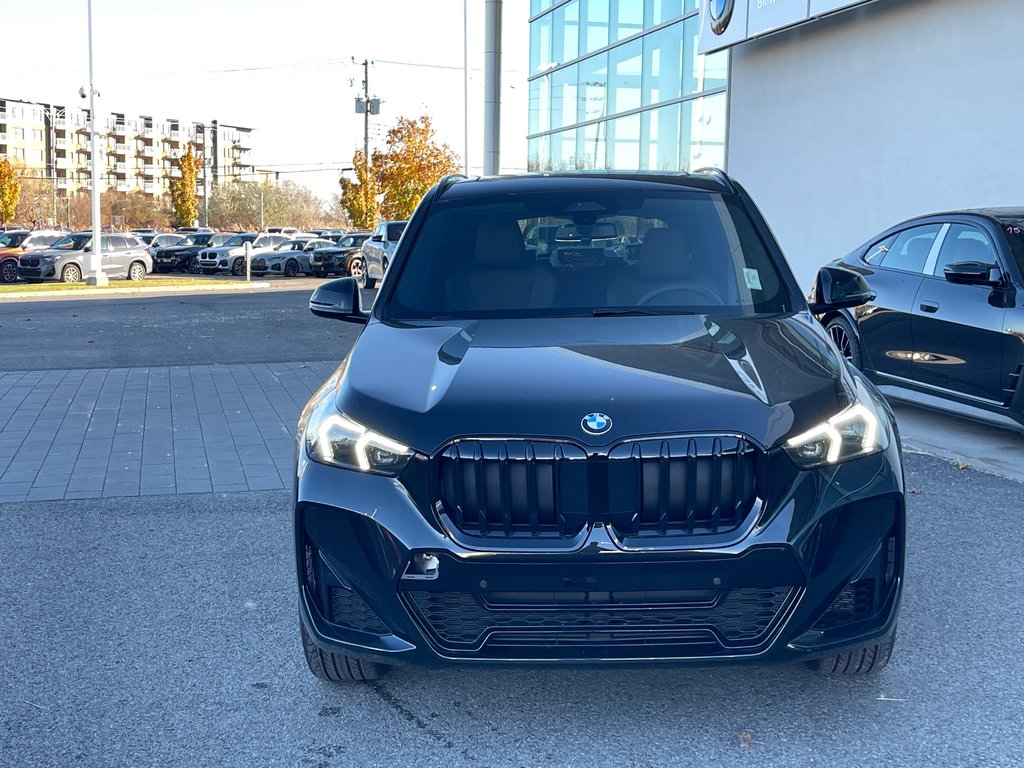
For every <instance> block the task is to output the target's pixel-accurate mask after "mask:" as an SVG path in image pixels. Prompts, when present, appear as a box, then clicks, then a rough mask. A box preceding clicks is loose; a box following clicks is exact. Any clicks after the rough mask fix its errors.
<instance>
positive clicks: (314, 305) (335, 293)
mask: <svg viewBox="0 0 1024 768" xmlns="http://www.w3.org/2000/svg"><path fill="white" fill-rule="evenodd" d="M309 311H310V312H312V313H313V314H314V315H316V316H317V317H327V318H333V319H335V320H345V321H347V322H350V323H362V324H365V323H366V321H367V320H369V318H370V313H369V312H363V302H362V296H360V294H359V283H357V282H356V279H355V278H354V277H341V278H338V279H337V280H331V281H330V282H327V283H324V284H323V285H321V286H320V287H318V288H317V289H316V290H315V291H313V295H312V296H310V297H309Z"/></svg>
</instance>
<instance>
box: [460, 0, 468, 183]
mask: <svg viewBox="0 0 1024 768" xmlns="http://www.w3.org/2000/svg"><path fill="white" fill-rule="evenodd" d="M468 4H469V0H462V138H463V142H464V154H463V158H462V160H463V165H464V166H465V168H466V175H467V176H469V8H468Z"/></svg>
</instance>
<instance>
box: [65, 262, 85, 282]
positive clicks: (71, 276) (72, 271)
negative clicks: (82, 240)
mask: <svg viewBox="0 0 1024 768" xmlns="http://www.w3.org/2000/svg"><path fill="white" fill-rule="evenodd" d="M60 281H61V282H62V283H80V282H82V270H80V269H79V268H78V267H77V266H75V265H74V264H68V265H67V266H66V267H64V269H63V271H62V272H61V273H60Z"/></svg>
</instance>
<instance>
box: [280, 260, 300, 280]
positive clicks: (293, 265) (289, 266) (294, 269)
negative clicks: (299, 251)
mask: <svg viewBox="0 0 1024 768" xmlns="http://www.w3.org/2000/svg"><path fill="white" fill-rule="evenodd" d="M298 274H299V262H297V261H295V260H294V259H288V261H287V262H285V265H284V276H285V277H295V276H296V275H298Z"/></svg>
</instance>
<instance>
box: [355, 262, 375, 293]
mask: <svg viewBox="0 0 1024 768" xmlns="http://www.w3.org/2000/svg"><path fill="white" fill-rule="evenodd" d="M359 285H360V286H361V287H362V288H363V290H367V291H368V290H370V289H371V288H376V287H377V281H376V280H375V279H374V278H372V277H370V273H369V270H367V269H366V266H365V265H364V266H363V273H362V274H361V275H360V276H359Z"/></svg>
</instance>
